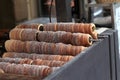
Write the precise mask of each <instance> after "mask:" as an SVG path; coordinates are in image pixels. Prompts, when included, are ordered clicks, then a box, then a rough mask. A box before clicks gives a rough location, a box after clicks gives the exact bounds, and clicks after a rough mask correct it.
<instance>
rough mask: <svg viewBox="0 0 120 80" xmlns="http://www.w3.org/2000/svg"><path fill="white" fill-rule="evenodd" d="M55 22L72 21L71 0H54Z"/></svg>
mask: <svg viewBox="0 0 120 80" xmlns="http://www.w3.org/2000/svg"><path fill="white" fill-rule="evenodd" d="M55 3H56V17H57V22H72V13H71V7H70V3H71V0H56V1H55Z"/></svg>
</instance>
